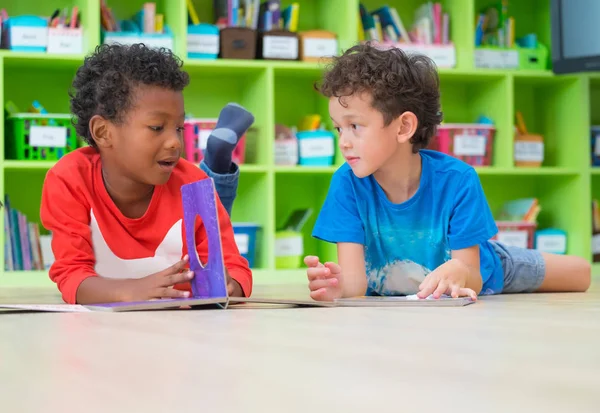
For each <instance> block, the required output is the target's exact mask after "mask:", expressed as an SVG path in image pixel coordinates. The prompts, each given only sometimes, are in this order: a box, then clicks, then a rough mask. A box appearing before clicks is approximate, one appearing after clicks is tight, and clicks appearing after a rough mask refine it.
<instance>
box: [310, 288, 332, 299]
mask: <svg viewBox="0 0 600 413" xmlns="http://www.w3.org/2000/svg"><path fill="white" fill-rule="evenodd" d="M310 298H312V299H313V300H315V301H331V299H330V298H329V297H327V289H326V288H321V289H319V290H316V291H311V293H310Z"/></svg>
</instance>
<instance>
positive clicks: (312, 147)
mask: <svg viewBox="0 0 600 413" xmlns="http://www.w3.org/2000/svg"><path fill="white" fill-rule="evenodd" d="M299 142H300V156H302V157H303V158H319V157H322V156H333V153H334V148H333V139H331V138H307V139H300V140H299Z"/></svg>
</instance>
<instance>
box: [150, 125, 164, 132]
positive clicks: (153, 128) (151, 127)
mask: <svg viewBox="0 0 600 413" xmlns="http://www.w3.org/2000/svg"><path fill="white" fill-rule="evenodd" d="M150 129H152V130H153V131H154V132H160V131H161V130H163V127H162V126H150Z"/></svg>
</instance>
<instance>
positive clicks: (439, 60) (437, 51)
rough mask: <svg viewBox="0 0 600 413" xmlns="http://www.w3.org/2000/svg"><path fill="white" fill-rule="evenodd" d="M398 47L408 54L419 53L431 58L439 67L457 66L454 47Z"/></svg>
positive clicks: (413, 45) (408, 45)
mask: <svg viewBox="0 0 600 413" xmlns="http://www.w3.org/2000/svg"><path fill="white" fill-rule="evenodd" d="M398 47H399V48H400V49H402V50H404V51H405V52H408V53H419V54H423V55H425V56H427V57H429V58H430V59H431V60H433V61H434V62H435V64H436V66H438V67H449V68H450V67H454V66H456V50H455V48H454V47H453V46H436V45H427V46H422V45H420V44H416V43H411V44H404V43H400V44H398Z"/></svg>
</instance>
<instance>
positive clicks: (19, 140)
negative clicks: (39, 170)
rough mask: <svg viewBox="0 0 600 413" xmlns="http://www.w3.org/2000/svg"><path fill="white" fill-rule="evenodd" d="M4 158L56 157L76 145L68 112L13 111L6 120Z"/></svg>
mask: <svg viewBox="0 0 600 413" xmlns="http://www.w3.org/2000/svg"><path fill="white" fill-rule="evenodd" d="M5 136H6V139H5V142H6V155H7V159H17V160H50V161H52V160H58V159H60V158H61V157H62V156H64V155H65V154H67V153H69V152H71V151H73V150H75V149H77V146H78V141H77V135H76V132H75V127H74V126H73V124H72V123H71V115H65V114H52V113H49V114H38V113H16V114H14V115H12V116H9V117H8V119H7V121H6V135H5Z"/></svg>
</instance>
